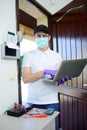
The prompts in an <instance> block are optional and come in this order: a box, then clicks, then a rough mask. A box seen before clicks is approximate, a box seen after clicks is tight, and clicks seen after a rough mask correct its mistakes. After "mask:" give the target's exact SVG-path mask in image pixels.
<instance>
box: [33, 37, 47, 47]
mask: <svg viewBox="0 0 87 130" xmlns="http://www.w3.org/2000/svg"><path fill="white" fill-rule="evenodd" d="M35 42H36V44H37V46H38V47H39V48H44V47H46V46H48V44H49V43H48V38H47V37H46V38H36V39H35Z"/></svg>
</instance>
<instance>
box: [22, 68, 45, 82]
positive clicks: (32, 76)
mask: <svg viewBox="0 0 87 130" xmlns="http://www.w3.org/2000/svg"><path fill="white" fill-rule="evenodd" d="M43 76H44V71H38V72H36V73H31V70H30V67H24V68H23V70H22V77H23V82H24V83H28V82H34V81H36V80H38V79H40V78H42V77H43Z"/></svg>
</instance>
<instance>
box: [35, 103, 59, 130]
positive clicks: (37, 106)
mask: <svg viewBox="0 0 87 130" xmlns="http://www.w3.org/2000/svg"><path fill="white" fill-rule="evenodd" d="M33 107H35V108H42V109H48V108H53V109H54V110H55V111H59V103H54V104H46V105H37V104H33ZM55 127H56V128H55V130H58V116H57V117H56V119H55Z"/></svg>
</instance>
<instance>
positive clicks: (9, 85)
mask: <svg viewBox="0 0 87 130" xmlns="http://www.w3.org/2000/svg"><path fill="white" fill-rule="evenodd" d="M5 31H11V32H14V33H15V32H16V10H15V0H0V115H1V114H3V113H4V112H5V111H6V110H7V109H9V108H10V107H12V106H13V103H14V102H18V77H17V75H18V72H17V60H9V59H1V44H3V32H5Z"/></svg>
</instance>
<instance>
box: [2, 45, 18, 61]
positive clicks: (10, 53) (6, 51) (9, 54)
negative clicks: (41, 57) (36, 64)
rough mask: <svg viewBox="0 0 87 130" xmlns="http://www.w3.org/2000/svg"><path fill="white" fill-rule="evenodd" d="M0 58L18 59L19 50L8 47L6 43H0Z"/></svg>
mask: <svg viewBox="0 0 87 130" xmlns="http://www.w3.org/2000/svg"><path fill="white" fill-rule="evenodd" d="M1 58H2V59H20V50H19V49H15V48H9V47H8V46H7V45H6V44H2V45H1Z"/></svg>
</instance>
